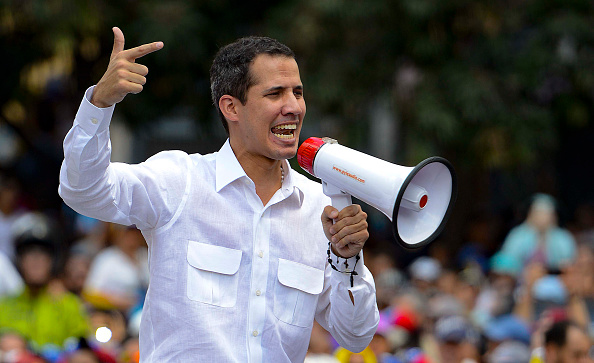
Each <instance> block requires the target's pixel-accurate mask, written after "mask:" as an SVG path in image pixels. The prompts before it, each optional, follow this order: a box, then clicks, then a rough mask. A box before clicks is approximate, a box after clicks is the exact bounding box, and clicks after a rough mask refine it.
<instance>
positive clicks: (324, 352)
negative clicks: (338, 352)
mask: <svg viewBox="0 0 594 363" xmlns="http://www.w3.org/2000/svg"><path fill="white" fill-rule="evenodd" d="M333 351H334V347H333V345H332V336H331V335H330V334H329V333H328V332H327V331H326V330H325V329H324V328H322V327H321V326H320V324H318V323H317V322H314V325H313V328H312V330H311V338H310V339H309V348H308V349H307V355H306V356H305V361H304V363H338V360H337V359H336V358H335V357H334V355H333V354H332V352H333Z"/></svg>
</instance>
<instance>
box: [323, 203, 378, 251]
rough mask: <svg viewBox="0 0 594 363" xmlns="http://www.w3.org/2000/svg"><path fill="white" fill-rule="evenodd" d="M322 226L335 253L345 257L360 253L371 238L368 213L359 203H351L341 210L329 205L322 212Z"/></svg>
mask: <svg viewBox="0 0 594 363" xmlns="http://www.w3.org/2000/svg"><path fill="white" fill-rule="evenodd" d="M322 227H323V228H324V233H325V234H326V238H328V240H329V241H330V243H331V244H332V249H333V251H334V253H335V254H336V255H337V256H339V257H343V258H350V257H353V256H355V255H356V254H358V253H359V252H360V251H361V250H362V249H363V246H364V245H365V242H366V241H367V239H368V238H369V232H368V231H367V213H365V212H363V211H362V210H361V206H360V205H358V204H352V205H349V206H348V207H345V208H344V209H342V210H341V211H340V212H339V211H338V210H337V209H336V208H334V207H332V206H330V205H329V206H327V207H326V208H324V211H323V212H322Z"/></svg>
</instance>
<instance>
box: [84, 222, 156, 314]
mask: <svg viewBox="0 0 594 363" xmlns="http://www.w3.org/2000/svg"><path fill="white" fill-rule="evenodd" d="M110 229H111V231H112V233H111V235H112V238H111V241H112V243H113V245H112V246H109V247H107V248H105V249H104V250H102V251H101V252H99V253H98V254H97V255H96V256H95V258H94V259H93V261H92V263H91V266H90V268H89V273H88V275H87V278H86V281H85V284H84V289H83V295H84V297H85V300H87V301H89V302H91V303H92V304H93V305H95V306H96V307H100V308H108V309H111V308H115V309H118V310H120V311H122V312H125V313H128V312H130V309H132V308H133V307H135V306H138V305H142V301H143V299H144V295H145V293H146V289H147V287H148V283H149V281H148V280H149V269H148V254H147V250H146V243H145V242H144V238H143V237H142V234H141V233H140V231H139V230H138V229H136V227H135V226H128V227H125V226H121V225H117V224H111V225H110Z"/></svg>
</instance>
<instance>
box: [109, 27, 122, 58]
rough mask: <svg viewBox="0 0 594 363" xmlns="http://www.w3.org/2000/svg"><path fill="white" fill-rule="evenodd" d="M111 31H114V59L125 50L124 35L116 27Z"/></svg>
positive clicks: (112, 53)
mask: <svg viewBox="0 0 594 363" xmlns="http://www.w3.org/2000/svg"><path fill="white" fill-rule="evenodd" d="M111 30H113V49H112V51H111V58H113V57H114V56H116V55H117V54H118V53H119V52H121V51H123V50H124V33H122V31H121V30H120V28H118V27H117V26H114V27H113V28H112V29H111Z"/></svg>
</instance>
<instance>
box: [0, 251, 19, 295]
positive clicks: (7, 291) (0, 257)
mask: <svg viewBox="0 0 594 363" xmlns="http://www.w3.org/2000/svg"><path fill="white" fill-rule="evenodd" d="M22 288H23V279H21V276H20V275H19V272H18V271H17V269H16V267H15V266H14V265H13V263H12V261H11V260H10V259H9V258H8V256H6V255H5V254H4V253H2V252H0V298H1V297H3V296H6V295H15V294H17V293H19V292H20V291H21V290H22Z"/></svg>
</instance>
